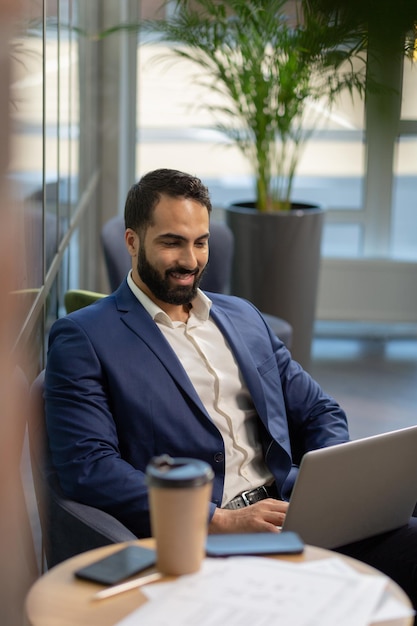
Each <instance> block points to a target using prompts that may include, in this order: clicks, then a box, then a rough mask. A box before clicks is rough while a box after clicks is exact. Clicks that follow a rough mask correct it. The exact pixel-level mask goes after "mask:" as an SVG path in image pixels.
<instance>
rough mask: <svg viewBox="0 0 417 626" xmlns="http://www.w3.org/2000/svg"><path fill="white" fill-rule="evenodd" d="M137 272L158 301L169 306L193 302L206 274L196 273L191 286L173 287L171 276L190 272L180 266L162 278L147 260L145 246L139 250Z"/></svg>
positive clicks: (169, 270) (173, 268)
mask: <svg viewBox="0 0 417 626" xmlns="http://www.w3.org/2000/svg"><path fill="white" fill-rule="evenodd" d="M137 270H138V274H139V276H140V278H141V279H142V281H143V282H144V283H145V285H146V286H147V287H148V289H150V290H151V292H152V293H153V295H154V296H155V297H156V298H157V299H158V300H161V301H162V302H167V303H168V304H188V303H189V302H191V301H192V300H193V299H194V298H195V297H196V295H197V289H198V286H199V285H200V282H201V278H202V276H203V273H204V270H203V271H202V272H201V273H200V274H198V271H196V274H195V278H194V282H193V284H192V285H191V286H190V285H184V286H181V285H176V286H175V287H172V286H171V285H170V281H169V277H170V274H171V273H177V274H188V273H189V270H187V269H185V268H183V267H180V266H176V267H171V268H169V269H167V270H166V271H165V276H161V274H160V273H159V272H158V271H157V270H156V269H155V268H154V267H153V265H151V264H150V263H149V261H148V259H147V258H146V252H145V249H144V246H143V245H141V246H140V248H139V254H138V265H137Z"/></svg>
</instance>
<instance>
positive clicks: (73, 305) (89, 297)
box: [64, 289, 106, 314]
mask: <svg viewBox="0 0 417 626" xmlns="http://www.w3.org/2000/svg"><path fill="white" fill-rule="evenodd" d="M105 297H106V294H105V293H98V292H97V291H87V290H85V289H70V290H68V291H67V292H66V293H65V296H64V305H65V310H66V312H67V314H68V313H72V312H73V311H77V310H78V309H82V308H83V307H85V306H88V305H89V304H92V303H93V302H96V300H100V298H105Z"/></svg>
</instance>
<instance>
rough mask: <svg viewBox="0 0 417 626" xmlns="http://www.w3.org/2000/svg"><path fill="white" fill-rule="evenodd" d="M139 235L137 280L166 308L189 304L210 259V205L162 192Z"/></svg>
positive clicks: (154, 299) (141, 286)
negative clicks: (149, 218) (151, 214)
mask: <svg viewBox="0 0 417 626" xmlns="http://www.w3.org/2000/svg"><path fill="white" fill-rule="evenodd" d="M136 237H138V240H137V241H136V243H137V245H138V251H137V266H136V271H135V268H133V279H134V281H135V282H136V283H137V284H138V286H139V287H140V288H141V289H142V290H143V291H144V292H145V293H147V295H148V296H149V297H150V298H151V299H152V300H153V301H154V302H156V303H157V304H158V305H159V306H161V308H162V309H163V310H166V308H167V307H166V306H163V305H164V304H165V305H166V304H168V305H174V306H180V307H182V306H184V305H188V304H189V303H190V302H191V301H192V300H193V298H194V297H195V295H196V292H197V288H198V285H199V283H200V280H201V277H202V273H203V271H204V268H205V266H206V264H207V261H208V252H209V248H208V239H209V213H208V210H207V208H206V207H205V206H204V205H201V204H200V203H198V202H195V201H194V200H191V199H188V198H182V197H180V198H173V197H171V196H167V195H162V196H161V199H160V201H159V202H158V204H157V205H156V207H155V209H154V213H153V221H152V224H151V225H150V226H149V227H148V228H147V230H146V232H145V234H144V236H142V237H139V236H138V235H136ZM167 312H168V311H167Z"/></svg>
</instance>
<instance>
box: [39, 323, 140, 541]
mask: <svg viewBox="0 0 417 626" xmlns="http://www.w3.org/2000/svg"><path fill="white" fill-rule="evenodd" d="M106 385H107V381H106V379H105V375H104V372H103V370H102V366H101V363H100V360H99V358H98V356H97V354H96V352H95V350H94V347H93V346H92V344H91V342H90V340H89V338H88V336H87V335H86V333H85V332H84V331H83V329H82V328H81V327H80V326H79V325H78V324H77V323H76V322H75V321H73V320H71V319H70V318H63V319H61V320H58V321H57V322H55V324H54V325H53V327H52V329H51V333H50V340H49V352H48V360H47V367H46V375H45V411H46V425H47V433H48V439H49V446H50V450H51V454H52V461H53V465H54V468H55V470H56V472H57V475H58V479H59V482H60V485H61V488H62V490H63V491H64V493H65V494H66V495H67V497H69V498H71V499H74V500H77V501H79V502H83V503H85V504H89V505H92V506H95V507H97V508H100V509H103V510H104V511H107V512H108V513H111V514H112V515H114V516H115V517H117V518H118V519H119V520H120V521H121V522H123V523H124V524H125V525H126V526H127V527H129V528H130V529H131V530H132V531H133V532H134V533H135V534H137V535H138V536H142V537H144V536H149V535H150V525H149V507H148V497H147V488H146V483H145V474H144V472H142V471H139V470H137V469H135V468H134V467H133V466H132V465H130V464H129V463H127V462H126V461H124V460H123V459H122V458H121V454H120V450H119V441H118V435H117V430H116V424H115V421H114V419H113V417H112V411H111V407H110V406H109V394H108V393H107V389H106Z"/></svg>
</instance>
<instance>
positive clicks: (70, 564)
mask: <svg viewBox="0 0 417 626" xmlns="http://www.w3.org/2000/svg"><path fill="white" fill-rule="evenodd" d="M133 543H135V542H133ZM137 543H138V544H140V545H143V546H147V547H154V545H155V544H154V540H153V539H144V540H141V541H138V542H137ZM123 545H127V544H120V543H119V544H113V545H110V546H105V547H104V548H98V549H96V550H90V551H89V552H84V553H83V554H79V555H77V556H75V557H73V558H71V559H68V560H67V561H64V562H63V563H60V564H59V565H57V566H55V567H53V568H52V569H51V570H49V571H48V572H47V573H46V574H44V575H43V576H41V577H40V578H39V579H38V580H37V581H36V583H35V584H34V585H33V587H32V588H31V589H30V591H29V593H28V595H27V598H26V603H25V609H26V612H25V613H26V620H27V624H30V626H114V624H116V623H117V622H118V621H119V620H121V619H122V618H123V617H125V616H126V615H128V614H129V613H131V612H132V611H134V610H135V609H137V608H138V607H139V606H141V605H142V604H143V603H145V602H146V597H145V595H144V594H142V593H141V591H140V589H132V590H131V591H127V592H124V593H121V594H119V595H116V596H113V597H111V598H107V599H104V600H93V599H92V598H93V595H94V594H95V593H96V592H97V591H99V590H100V589H103V586H102V585H98V584H95V583H92V582H87V581H83V580H78V579H77V578H75V576H74V572H75V570H77V569H79V568H80V567H82V566H84V565H88V564H89V563H92V562H93V561H96V560H97V559H99V558H101V557H104V556H107V555H109V554H111V553H112V552H115V551H116V550H119V549H120V548H121V547H122V546H123ZM334 556H337V557H338V558H341V559H343V560H345V561H346V562H347V563H349V565H351V566H352V567H354V568H355V569H356V570H358V571H360V572H363V573H368V574H369V573H371V574H376V575H380V573H379V572H377V571H376V570H375V569H373V568H371V567H369V566H368V565H365V564H364V563H361V562H360V561H356V560H355V559H351V558H349V557H346V556H343V555H340V554H337V555H336V554H335V553H334V552H331V551H329V550H323V549H321V548H314V547H312V546H306V547H305V550H304V552H303V553H302V554H300V555H285V556H274V557H272V558H279V559H284V560H285V561H291V562H298V563H302V562H303V561H314V560H317V559H323V558H329V557H334ZM151 571H154V568H152V569H151V568H150V569H149V570H147V571H146V573H150V572H151ZM165 579H166V580H170V578H169V577H166V578H165ZM388 589H389V593H391V594H392V595H393V596H395V597H396V598H397V599H398V600H399V601H400V602H401V603H402V604H404V605H405V606H407V607H410V608H411V603H410V600H409V598H408V597H407V595H406V594H405V593H404V592H403V591H402V589H401V588H400V587H399V586H398V585H397V584H396V583H394V582H393V581H389V587H388ZM383 624H384V626H388V625H389V626H411V625H412V624H413V618H412V617H407V618H402V619H397V620H391V621H389V622H388V621H387V622H384V623H383ZM379 626H382V622H379Z"/></svg>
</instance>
